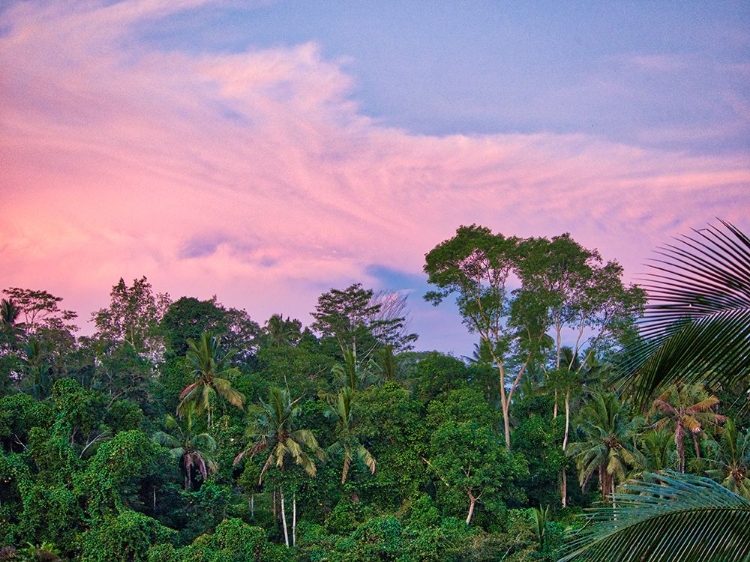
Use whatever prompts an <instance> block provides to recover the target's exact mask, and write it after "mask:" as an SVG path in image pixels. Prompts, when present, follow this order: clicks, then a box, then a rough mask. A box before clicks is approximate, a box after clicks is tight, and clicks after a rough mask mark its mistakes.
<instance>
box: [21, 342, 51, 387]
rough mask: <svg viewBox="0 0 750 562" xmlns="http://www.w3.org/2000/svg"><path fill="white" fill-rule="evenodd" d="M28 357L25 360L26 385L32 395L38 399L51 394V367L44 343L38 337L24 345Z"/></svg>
mask: <svg viewBox="0 0 750 562" xmlns="http://www.w3.org/2000/svg"><path fill="white" fill-rule="evenodd" d="M24 351H25V354H26V358H25V359H24V360H23V362H24V366H25V368H26V369H25V370H26V375H27V378H26V379H25V380H24V382H25V383H26V384H25V386H26V387H27V388H28V389H29V390H31V395H32V396H33V397H34V398H36V399H37V400H43V399H45V398H47V396H49V393H50V390H51V388H52V379H51V377H50V372H49V371H50V367H49V364H48V363H47V358H46V353H45V350H44V347H43V344H42V343H41V342H40V341H39V340H37V339H36V338H31V339H30V340H29V342H28V343H27V344H26V345H25V346H24Z"/></svg>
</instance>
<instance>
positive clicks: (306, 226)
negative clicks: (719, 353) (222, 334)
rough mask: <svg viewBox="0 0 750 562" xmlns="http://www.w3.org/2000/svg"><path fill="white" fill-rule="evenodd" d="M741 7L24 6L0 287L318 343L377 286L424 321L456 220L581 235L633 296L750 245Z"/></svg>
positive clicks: (5, 83)
mask: <svg viewBox="0 0 750 562" xmlns="http://www.w3.org/2000/svg"><path fill="white" fill-rule="evenodd" d="M749 209H750V4H748V3H747V2H711V3H704V2H659V3H653V2H617V3H614V2H612V3H609V2H575V3H572V2H571V3H560V2H537V3H533V5H532V4H526V5H523V6H522V5H520V4H518V3H514V2H472V3H466V2H433V1H430V2H427V1H424V2H408V1H407V2H344V1H341V2H338V1H327V2H320V3H315V2H220V1H219V2H208V1H201V0H172V1H167V0H140V1H125V2H111V1H106V2H104V1H102V2H98V1H93V0H87V1H81V2H67V1H59V2H36V1H23V2H15V1H11V2H10V3H8V2H5V3H3V4H2V7H0V252H1V255H2V257H3V268H2V269H1V270H0V288H5V287H10V286H19V287H24V288H30V289H45V290H48V291H50V292H52V293H53V294H55V295H58V296H61V297H63V298H64V299H65V300H64V302H63V304H64V305H65V306H66V307H67V308H72V309H74V310H76V311H78V313H79V316H80V317H79V320H80V322H79V324H80V325H81V326H82V328H83V330H84V331H85V332H90V331H91V325H90V324H89V323H87V320H88V318H89V314H90V313H91V312H92V311H94V310H96V309H98V308H100V307H102V306H106V305H107V303H108V301H109V291H110V289H111V287H112V285H114V284H115V283H116V282H117V280H118V279H119V278H120V277H123V278H125V280H126V281H128V282H132V280H133V279H134V278H136V277H141V276H143V275H146V276H147V277H148V279H149V280H150V281H151V283H152V284H153V286H154V289H155V290H156V291H158V292H168V293H169V294H170V295H171V296H172V297H173V298H175V299H176V298H179V297H180V296H183V295H186V296H195V297H198V298H201V299H205V298H209V297H211V296H212V295H214V294H216V295H217V297H218V299H219V301H220V302H222V303H223V304H225V305H227V306H235V307H238V308H245V309H246V310H247V311H248V312H249V313H250V315H251V316H252V317H253V318H254V319H255V320H256V321H258V322H260V323H261V324H262V323H263V322H264V321H265V320H266V319H267V318H268V317H269V316H270V315H271V314H273V313H276V312H281V313H283V314H284V315H290V316H292V317H298V318H299V319H300V320H302V321H303V323H305V324H309V323H310V322H311V318H310V316H309V313H310V311H312V310H313V308H314V305H315V302H316V300H317V297H318V295H320V294H321V293H322V292H324V291H326V290H328V289H330V288H331V287H336V288H344V287H346V286H348V285H349V284H351V283H353V282H361V283H362V284H363V285H364V286H366V287H372V288H374V289H394V290H399V291H404V292H405V293H406V294H408V295H409V302H410V304H411V309H412V315H413V321H412V328H413V329H414V330H415V331H417V332H418V333H419V334H420V335H421V339H420V342H419V343H418V348H419V349H440V350H442V351H453V352H455V353H456V354H458V355H462V354H469V353H470V351H471V346H472V341H473V339H472V338H470V337H469V336H467V335H466V333H465V329H464V327H463V326H462V325H461V323H460V319H459V318H458V317H457V316H456V315H455V314H454V313H453V312H452V311H451V310H450V307H441V308H438V309H434V308H432V307H431V306H429V305H427V304H425V303H424V302H422V295H423V294H424V292H425V290H426V284H425V277H424V275H423V274H422V273H421V270H422V265H423V260H424V254H425V253H426V252H428V251H429V250H430V249H432V248H433V247H434V246H435V245H436V244H438V243H439V242H441V241H442V240H444V239H446V238H449V237H450V236H452V235H453V233H454V232H455V230H456V228H457V227H458V226H459V225H461V224H471V223H478V224H483V225H486V226H489V227H491V228H492V229H493V230H495V231H499V232H502V233H503V234H506V235H518V236H540V235H546V236H553V235H556V234H560V233H562V232H566V231H567V232H570V233H571V234H572V236H573V238H574V239H576V240H577V241H579V242H581V243H582V244H583V245H585V246H587V247H590V248H598V249H599V250H600V252H601V253H602V255H603V256H604V257H605V259H617V260H619V261H620V262H621V263H622V264H623V265H624V266H625V270H626V276H627V278H628V279H633V278H635V277H636V276H637V275H638V274H641V273H642V272H643V271H644V269H645V268H644V263H645V262H646V260H647V259H648V258H649V257H650V256H651V255H652V252H653V250H654V249H655V248H656V247H657V246H659V245H661V244H664V243H666V242H668V241H669V239H670V237H672V236H674V235H676V234H679V233H687V232H688V231H689V229H690V228H700V227H703V226H705V224H706V223H708V222H715V217H721V218H723V219H725V220H729V221H731V222H733V223H735V224H736V225H737V226H739V227H740V228H742V229H743V230H745V231H746V232H747V231H750V219H749V218H748V210H749Z"/></svg>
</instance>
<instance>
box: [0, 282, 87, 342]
mask: <svg viewBox="0 0 750 562" xmlns="http://www.w3.org/2000/svg"><path fill="white" fill-rule="evenodd" d="M3 293H5V294H6V295H8V299H7V300H6V299H3V301H4V303H3V309H2V312H3V314H2V318H3V324H4V325H15V326H17V327H18V328H20V329H21V330H22V331H23V332H24V333H26V334H28V335H34V334H36V333H37V332H39V331H40V330H48V331H52V330H59V331H68V332H74V331H76V330H78V328H77V327H76V326H75V325H73V324H71V323H70V321H71V320H74V319H75V318H76V317H77V316H78V315H77V314H76V313H75V312H73V311H71V310H63V309H61V308H60V306H59V304H60V303H61V302H62V300H63V299H62V297H56V296H54V295H52V294H50V293H48V292H47V291H37V290H29V289H20V288H18V287H11V288H9V289H3ZM14 316H15V318H13V317H14ZM21 317H22V318H23V320H22V321H21V322H18V319H19V318H21Z"/></svg>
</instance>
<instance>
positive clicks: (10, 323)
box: [0, 299, 21, 330]
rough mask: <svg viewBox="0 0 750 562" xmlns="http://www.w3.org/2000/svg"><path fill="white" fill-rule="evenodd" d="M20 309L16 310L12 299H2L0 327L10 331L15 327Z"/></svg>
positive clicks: (0, 302) (0, 303)
mask: <svg viewBox="0 0 750 562" xmlns="http://www.w3.org/2000/svg"><path fill="white" fill-rule="evenodd" d="M20 315H21V309H20V308H18V306H17V305H16V303H15V302H14V301H13V299H2V301H0V326H2V327H3V328H4V329H8V330H12V329H14V327H15V325H16V321H17V320H18V317H19V316H20Z"/></svg>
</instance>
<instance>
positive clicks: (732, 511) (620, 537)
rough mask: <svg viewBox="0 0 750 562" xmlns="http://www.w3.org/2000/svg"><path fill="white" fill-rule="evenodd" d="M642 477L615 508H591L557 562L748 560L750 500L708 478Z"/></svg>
mask: <svg viewBox="0 0 750 562" xmlns="http://www.w3.org/2000/svg"><path fill="white" fill-rule="evenodd" d="M644 477H646V478H648V479H650V480H651V481H647V482H630V483H627V484H625V486H624V490H625V492H624V493H622V494H615V497H614V505H615V506H616V507H602V508H595V509H592V510H590V516H589V522H588V524H587V525H586V526H585V527H584V528H583V529H582V530H581V531H580V532H579V533H578V534H576V535H574V536H573V537H571V540H570V541H569V542H568V543H567V545H566V548H565V556H564V557H563V558H561V559H560V560H559V561H558V562H567V561H572V560H581V561H582V560H590V561H599V560H618V561H620V562H631V561H632V562H636V561H642V560H649V561H650V562H668V561H673V560H681V561H696V562H698V561H704V560H706V561H717V562H721V561H726V562H730V561H735V560H745V561H747V560H750V541H748V540H747V538H748V534H747V533H748V529H750V501H748V500H746V499H745V498H742V497H740V496H738V495H737V494H734V493H732V492H731V491H729V490H727V489H726V488H724V487H723V486H721V485H719V484H717V483H716V482H714V481H713V480H710V479H708V478H702V477H699V476H694V475H687V474H678V473H674V472H666V473H663V474H651V473H645V474H644Z"/></svg>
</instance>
